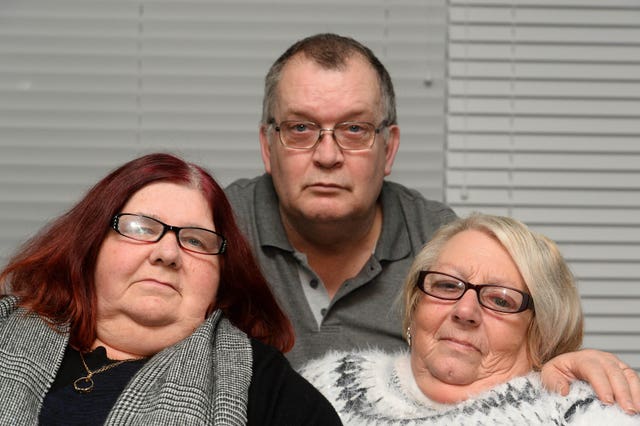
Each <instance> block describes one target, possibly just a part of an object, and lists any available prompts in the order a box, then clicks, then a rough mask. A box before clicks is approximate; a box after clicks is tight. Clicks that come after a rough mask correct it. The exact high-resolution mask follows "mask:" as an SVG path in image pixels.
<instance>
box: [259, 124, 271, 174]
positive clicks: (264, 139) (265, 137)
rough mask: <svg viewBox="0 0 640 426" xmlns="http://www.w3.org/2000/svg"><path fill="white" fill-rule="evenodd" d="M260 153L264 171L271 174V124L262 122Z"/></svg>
mask: <svg viewBox="0 0 640 426" xmlns="http://www.w3.org/2000/svg"><path fill="white" fill-rule="evenodd" d="M259 136H260V154H261V155H262V163H263V164H264V171H265V172H267V173H268V174H271V143H270V142H269V125H268V124H260V129H259Z"/></svg>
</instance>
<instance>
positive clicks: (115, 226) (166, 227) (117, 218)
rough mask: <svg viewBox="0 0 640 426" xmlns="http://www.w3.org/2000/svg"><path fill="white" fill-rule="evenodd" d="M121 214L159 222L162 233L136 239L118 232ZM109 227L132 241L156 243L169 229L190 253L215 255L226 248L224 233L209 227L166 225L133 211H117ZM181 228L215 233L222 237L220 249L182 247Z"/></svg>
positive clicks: (179, 244)
mask: <svg viewBox="0 0 640 426" xmlns="http://www.w3.org/2000/svg"><path fill="white" fill-rule="evenodd" d="M122 216H137V217H144V218H145V219H150V220H152V221H154V222H157V223H159V224H160V225H162V233H161V234H160V235H159V236H158V238H157V239H156V240H138V239H136V238H133V237H130V236H129V235H125V234H123V233H121V232H120V230H119V229H118V224H119V222H120V218H121V217H122ZM111 228H112V229H113V230H114V231H116V232H117V233H118V234H119V235H122V236H123V237H126V238H129V239H131V240H134V241H140V242H144V243H157V242H158V241H160V240H161V239H162V238H163V237H164V236H165V235H166V234H167V231H171V232H173V233H174V234H175V235H176V241H177V242H178V246H180V248H181V249H183V250H185V251H188V252H191V253H197V254H204V255H209V256H217V255H219V254H223V253H224V252H225V251H226V250H227V239H226V238H225V237H224V235H222V234H220V233H219V232H216V231H213V230H211V229H206V228H200V227H198V226H173V225H168V224H166V223H164V222H162V221H160V220H158V219H156V218H154V217H149V216H145V215H143V214H135V213H118V214H116V215H115V216H113V218H112V219H111ZM183 229H200V230H203V231H207V232H211V233H213V234H216V235H217V236H218V237H220V238H221V239H222V243H221V244H220V249H219V251H218V252H217V253H204V252H200V251H196V250H192V249H188V248H186V247H184V246H183V245H182V242H180V231H181V230H183Z"/></svg>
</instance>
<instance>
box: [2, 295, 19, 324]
mask: <svg viewBox="0 0 640 426" xmlns="http://www.w3.org/2000/svg"><path fill="white" fill-rule="evenodd" d="M17 307H18V298H17V297H15V296H2V297H0V320H4V319H6V318H7V317H9V315H11V314H12V313H13V312H14V311H15V310H16V309H17Z"/></svg>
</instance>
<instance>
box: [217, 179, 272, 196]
mask: <svg viewBox="0 0 640 426" xmlns="http://www.w3.org/2000/svg"><path fill="white" fill-rule="evenodd" d="M264 178H265V175H260V176H255V177H252V178H240V179H237V180H234V181H233V182H231V183H230V184H229V185H227V187H226V188H225V189H224V192H226V193H227V195H229V194H243V193H250V192H252V191H253V190H254V188H255V186H256V185H257V184H258V182H259V181H261V180H264Z"/></svg>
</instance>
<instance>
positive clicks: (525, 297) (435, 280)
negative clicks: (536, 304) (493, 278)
mask: <svg viewBox="0 0 640 426" xmlns="http://www.w3.org/2000/svg"><path fill="white" fill-rule="evenodd" d="M416 285H417V286H418V288H419V289H420V290H422V292H423V293H425V294H428V295H429V296H433V297H435V298H437V299H443V300H460V299H462V296H464V294H465V293H466V292H467V290H469V289H471V290H475V292H476V295H477V296H478V302H479V303H480V305H482V306H484V307H485V308H487V309H491V310H492V311H498V312H502V313H506V314H515V313H518V312H522V311H525V310H527V309H533V298H532V297H531V295H529V294H527V293H524V292H522V291H520V290H516V289H515V288H511V287H504V286H501V285H494V284H471V283H469V282H466V281H464V280H462V279H460V278H457V277H454V276H453V275H449V274H445V273H442V272H436V271H420V274H419V275H418V281H417V282H416Z"/></svg>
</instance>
